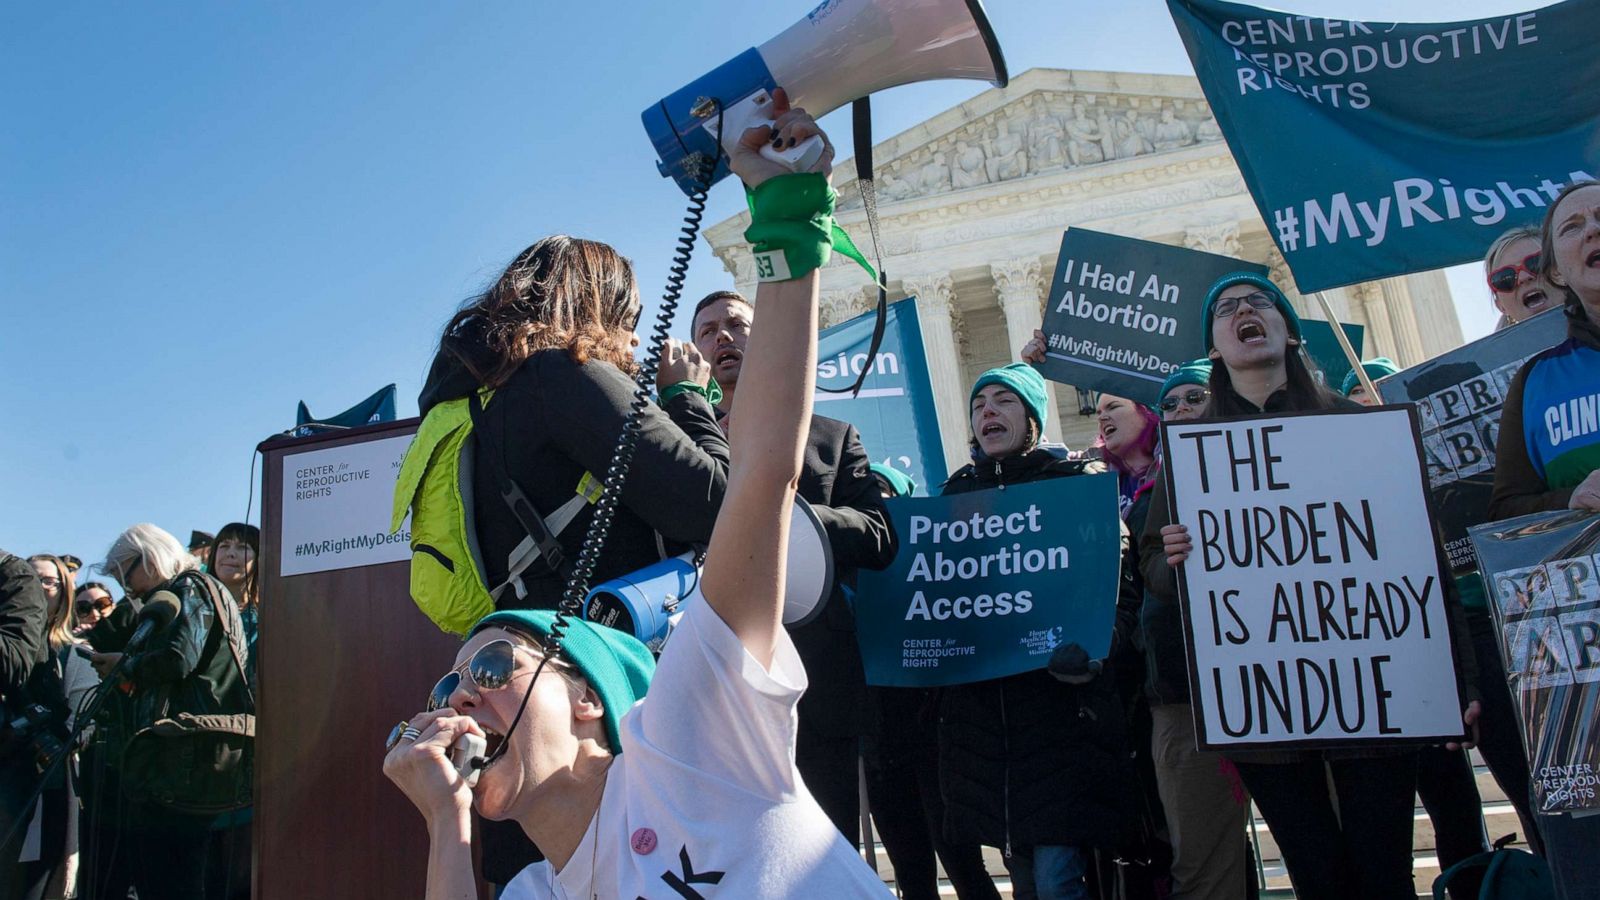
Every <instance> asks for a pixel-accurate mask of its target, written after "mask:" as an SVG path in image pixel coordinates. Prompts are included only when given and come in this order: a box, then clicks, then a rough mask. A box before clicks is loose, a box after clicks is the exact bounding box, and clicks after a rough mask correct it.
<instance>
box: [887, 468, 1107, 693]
mask: <svg viewBox="0 0 1600 900" xmlns="http://www.w3.org/2000/svg"><path fill="white" fill-rule="evenodd" d="M888 507H889V515H890V516H892V517H893V519H894V527H895V531H896V533H897V534H899V536H900V553H899V555H898V556H896V557H895V561H894V563H893V564H892V565H891V566H889V568H887V569H885V570H884V571H882V572H868V571H862V572H861V575H860V579H861V580H860V584H859V587H858V590H857V592H856V625H857V627H856V636H857V639H858V640H859V641H860V644H861V659H862V661H863V662H864V663H865V665H866V673H867V683H868V684H877V685H891V686H897V687H936V686H940V685H951V684H967V683H969V682H974V681H984V680H986V679H990V678H1001V677H1004V676H1006V675H1015V674H1017V673H1019V672H1027V671H1031V670H1033V669H1041V668H1043V667H1044V666H1045V664H1046V663H1048V662H1049V661H1050V654H1051V652H1052V651H1054V650H1055V648H1056V647H1058V646H1060V645H1061V644H1066V643H1072V642H1077V643H1078V644H1080V645H1082V646H1083V648H1084V649H1085V650H1086V651H1088V653H1089V656H1090V657H1092V658H1095V659H1099V658H1101V657H1104V656H1105V655H1106V653H1107V652H1108V651H1109V649H1110V645H1111V627H1112V623H1113V620H1114V618H1115V613H1116V603H1117V586H1118V575H1119V567H1120V566H1121V547H1122V542H1121V536H1122V528H1121V521H1120V519H1119V518H1118V517H1117V480H1116V477H1115V476H1113V475H1083V476H1078V477H1075V478H1052V479H1049V480H1046V481H1035V482H1030V483H1027V484H1020V485H1016V486H1013V487H1008V488H1005V489H1004V490H987V491H974V492H972V493H968V494H954V495H951V496H948V497H922V498H909V499H899V500H890V501H889V502H888Z"/></svg>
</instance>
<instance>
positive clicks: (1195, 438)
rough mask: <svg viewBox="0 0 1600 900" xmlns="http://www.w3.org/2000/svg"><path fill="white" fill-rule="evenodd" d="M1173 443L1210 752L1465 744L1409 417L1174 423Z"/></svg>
mask: <svg viewBox="0 0 1600 900" xmlns="http://www.w3.org/2000/svg"><path fill="white" fill-rule="evenodd" d="M1162 446H1164V447H1165V448H1166V466H1165V468H1166V478H1167V489H1168V491H1169V494H1168V496H1169V497H1171V498H1172V503H1173V510H1174V516H1175V519H1174V521H1176V522H1180V523H1182V524H1183V525H1186V526H1187V527H1188V529H1189V536H1190V537H1191V538H1192V539H1193V541H1194V550H1193V552H1192V553H1191V554H1190V556H1189V558H1188V560H1187V561H1186V562H1184V564H1183V565H1181V566H1179V567H1178V570H1177V571H1178V576H1179V585H1180V588H1181V595H1180V596H1181V598H1182V605H1183V614H1184V637H1185V640H1186V642H1187V644H1188V649H1189V677H1190V684H1191V686H1192V696H1193V698H1194V707H1195V710H1194V712H1195V729H1196V732H1197V734H1198V736H1199V741H1200V746H1201V747H1202V748H1206V749H1212V748H1220V747H1235V748H1238V747H1249V746H1261V747H1267V746H1296V747H1308V746H1318V745H1357V744H1365V743H1370V742H1373V741H1394V740H1410V739H1416V740H1423V739H1431V740H1438V739H1441V738H1449V737H1453V736H1459V735H1460V734H1461V733H1462V724H1461V704H1460V703H1459V702H1458V698H1457V693H1456V679H1455V658H1454V656H1453V654H1452V645H1451V634H1450V626H1449V622H1448V621H1447V618H1446V617H1447V613H1446V610H1445V597H1444V587H1443V581H1442V579H1441V577H1440V572H1439V566H1438V556H1437V551H1436V549H1435V547H1434V543H1433V529H1432V526H1431V523H1430V522H1429V515H1428V504H1427V495H1426V494H1425V493H1424V491H1423V481H1422V461H1421V457H1420V452H1419V451H1418V450H1417V449H1416V448H1417V446H1418V443H1417V429H1416V424H1415V419H1414V414H1413V412H1412V410H1411V409H1410V408H1409V407H1399V408H1396V407H1380V408H1375V409H1361V410H1335V411H1328V412H1319V413H1301V414H1297V415H1282V416H1249V417H1244V418H1239V419H1231V420H1228V421H1225V422H1216V421H1212V422H1195V423H1188V422H1186V423H1163V426H1162ZM1373 448H1382V453H1381V454H1380V456H1379V457H1378V458H1379V459H1381V464H1379V465H1374V462H1373V461H1374V455H1373V452H1372V451H1373ZM1408 451H1409V452H1408Z"/></svg>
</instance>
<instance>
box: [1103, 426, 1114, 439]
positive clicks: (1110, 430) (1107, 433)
mask: <svg viewBox="0 0 1600 900" xmlns="http://www.w3.org/2000/svg"><path fill="white" fill-rule="evenodd" d="M1116 433H1117V426H1115V425H1101V426H1100V436H1101V437H1105V438H1109V437H1111V436H1112V435H1114V434H1116Z"/></svg>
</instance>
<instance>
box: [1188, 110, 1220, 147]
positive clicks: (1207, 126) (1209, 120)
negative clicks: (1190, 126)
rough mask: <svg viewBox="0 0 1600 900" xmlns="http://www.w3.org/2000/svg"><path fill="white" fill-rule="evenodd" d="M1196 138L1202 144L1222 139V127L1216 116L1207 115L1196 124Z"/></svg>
mask: <svg viewBox="0 0 1600 900" xmlns="http://www.w3.org/2000/svg"><path fill="white" fill-rule="evenodd" d="M1194 139H1195V141H1196V142H1197V143H1201V144H1203V143H1206V142H1207V141H1220V140H1222V128H1221V127H1219V126H1218V125H1217V120H1216V119H1215V118H1213V117H1211V116H1206V117H1205V118H1204V119H1201V120H1200V124H1199V125H1197V126H1195V129H1194Z"/></svg>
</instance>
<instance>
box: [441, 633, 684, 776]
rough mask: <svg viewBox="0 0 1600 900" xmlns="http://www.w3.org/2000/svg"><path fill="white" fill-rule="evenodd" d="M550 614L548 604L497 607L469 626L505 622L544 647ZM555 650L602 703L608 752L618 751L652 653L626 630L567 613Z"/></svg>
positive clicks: (650, 671) (652, 667)
mask: <svg viewBox="0 0 1600 900" xmlns="http://www.w3.org/2000/svg"><path fill="white" fill-rule="evenodd" d="M555 617H556V614H555V611H554V610H549V609H507V610H501V611H499V612H493V613H490V614H489V615H487V616H484V617H483V618H481V619H479V620H478V624H476V625H474V626H472V633H473V634H477V633H478V632H480V631H482V630H483V629H485V628H510V629H513V630H518V631H525V632H528V633H530V634H532V635H533V636H534V637H536V638H538V639H539V641H540V642H541V643H543V644H544V645H545V646H546V647H549V646H550V643H551V638H550V626H551V624H552V623H553V622H554V621H555ZM561 650H562V654H563V656H564V657H565V658H566V659H567V661H569V662H571V663H572V664H573V665H574V666H576V667H577V669H578V671H579V672H581V673H583V677H584V679H585V680H586V681H588V682H589V686H590V687H592V688H594V692H595V694H596V695H597V696H598V697H599V698H600V703H601V705H603V706H604V707H605V718H604V721H605V726H606V740H607V741H609V742H610V744H611V752H612V753H621V752H622V732H621V731H620V726H621V724H622V717H623V715H624V714H626V713H627V711H628V710H630V709H632V708H633V704H634V703H636V702H637V701H639V700H640V699H641V698H643V697H644V695H645V691H647V690H649V689H650V677H651V676H652V675H654V674H655V671H656V661H655V657H653V656H651V655H650V651H649V649H647V648H646V647H645V645H644V644H641V643H639V641H638V640H636V639H635V638H634V637H633V635H631V634H624V633H623V632H621V631H618V630H617V629H615V628H607V627H606V626H604V625H595V624H593V623H591V622H586V621H584V620H582V619H577V618H574V617H572V616H567V617H566V632H565V634H564V635H563V636H562V638H561Z"/></svg>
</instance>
